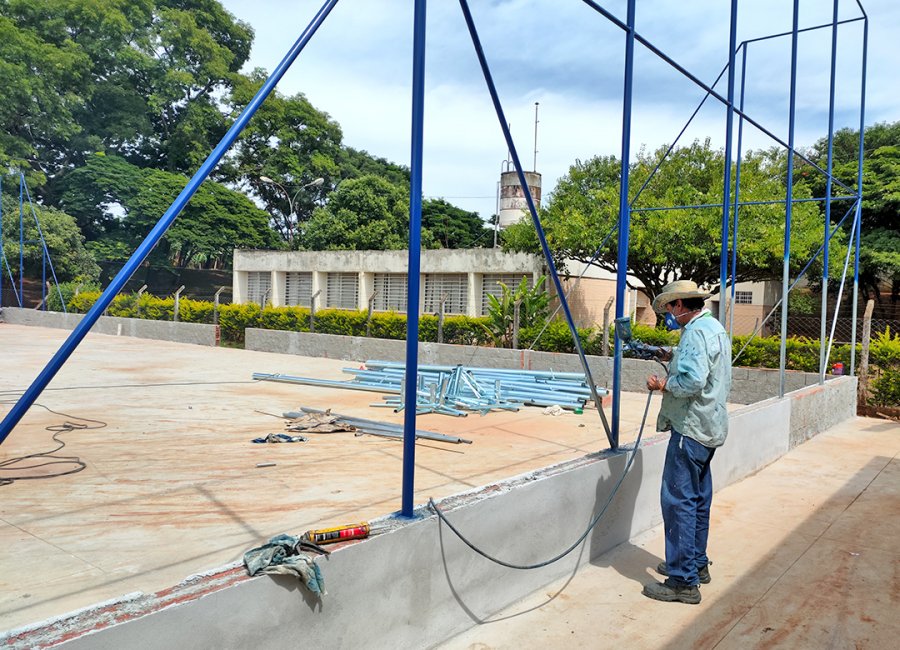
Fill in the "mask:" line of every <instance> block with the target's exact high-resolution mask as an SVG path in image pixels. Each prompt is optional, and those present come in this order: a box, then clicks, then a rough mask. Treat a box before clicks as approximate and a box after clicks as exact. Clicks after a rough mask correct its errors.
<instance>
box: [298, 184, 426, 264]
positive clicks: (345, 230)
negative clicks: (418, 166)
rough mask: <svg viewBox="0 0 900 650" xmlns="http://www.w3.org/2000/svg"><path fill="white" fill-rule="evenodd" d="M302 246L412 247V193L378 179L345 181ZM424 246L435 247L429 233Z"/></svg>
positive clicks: (317, 216) (309, 226)
mask: <svg viewBox="0 0 900 650" xmlns="http://www.w3.org/2000/svg"><path fill="white" fill-rule="evenodd" d="M301 243H302V247H303V248H307V249H310V250H402V249H404V248H407V246H408V245H409V192H408V190H407V188H405V187H402V186H397V185H394V184H392V183H390V182H389V181H387V180H385V179H384V178H381V177H379V176H363V177H362V178H355V179H348V180H345V181H343V182H342V183H341V184H340V185H339V186H338V188H337V189H336V190H335V191H334V192H333V193H332V194H331V196H330V197H329V200H328V205H327V206H325V207H322V208H317V209H316V211H315V212H313V216H312V219H310V220H309V222H308V223H307V224H306V225H305V227H304V230H303V234H302V238H301ZM422 245H423V247H425V248H436V247H437V242H436V241H435V238H434V235H433V234H432V233H431V231H430V230H428V229H426V228H423V229H422Z"/></svg>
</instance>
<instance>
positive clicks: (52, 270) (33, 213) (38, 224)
mask: <svg viewBox="0 0 900 650" xmlns="http://www.w3.org/2000/svg"><path fill="white" fill-rule="evenodd" d="M24 179H25V177H24V175H23V176H22V180H23V182H24ZM25 198H26V199H28V207H30V208H31V216H32V217H33V218H34V225H35V227H36V228H37V232H38V239H40V241H41V248H42V250H43V252H44V287H45V288H46V286H47V268H46V267H47V264H48V263H49V264H50V275H51V277H52V278H53V284H54V285H56V293H57V295H58V296H59V302H60V303H61V304H62V310H63V313H68V311H67V310H66V301H65V300H63V295H62V289H60V288H59V280H58V279H57V277H56V269H55V268H53V259H52V258H51V257H50V249H49V248H47V240H46V238H45V237H44V230H43V228H41V222H40V220H39V219H38V216H37V212H36V211H35V209H34V201H32V200H31V192H30V191H29V190H28V183H25ZM42 291H43V290H42ZM45 298H46V296H45ZM44 311H47V304H46V300H45V301H44Z"/></svg>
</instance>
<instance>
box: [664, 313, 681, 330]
mask: <svg viewBox="0 0 900 650" xmlns="http://www.w3.org/2000/svg"><path fill="white" fill-rule="evenodd" d="M663 322H664V323H665V324H666V329H667V330H669V331H672V332H674V331H675V330H677V329H681V325H679V323H678V319H676V318H675V315H674V314H672V313H670V312H666V317H665V319H664V321H663Z"/></svg>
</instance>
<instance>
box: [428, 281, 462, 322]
mask: <svg viewBox="0 0 900 650" xmlns="http://www.w3.org/2000/svg"><path fill="white" fill-rule="evenodd" d="M444 294H446V295H447V302H446V303H444V313H445V314H463V315H464V314H465V313H466V309H467V308H468V303H469V300H468V298H469V276H468V274H466V273H429V274H428V275H426V276H425V313H431V314H436V313H437V312H438V311H439V310H440V308H441V298H442V297H443V296H444Z"/></svg>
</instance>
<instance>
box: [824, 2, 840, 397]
mask: <svg viewBox="0 0 900 650" xmlns="http://www.w3.org/2000/svg"><path fill="white" fill-rule="evenodd" d="M839 4H840V0H834V9H833V13H832V21H833V24H832V26H831V78H830V80H829V85H828V158H827V161H826V163H825V168H826V171H827V172H828V177H827V178H826V179H825V223H824V227H825V228H824V231H825V243H824V246H823V251H822V307H821V314H820V316H821V319H820V320H821V328H820V331H819V384H820V385H821V384H824V383H825V365H826V363H827V361H828V360H827V354H826V352H825V348H826V345H825V340H826V338H825V337H826V329H825V328H826V324H827V321H828V263H829V260H828V254H829V248H831V246H830V244H831V236H830V233H829V231H830V229H831V174H832V171H833V167H834V90H835V87H834V80H835V76H836V71H837V34H838V25H837V19H838V5H839ZM839 305H840V303H838V305H837V306H839ZM837 312H838V310H837V309H835V316H837Z"/></svg>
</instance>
